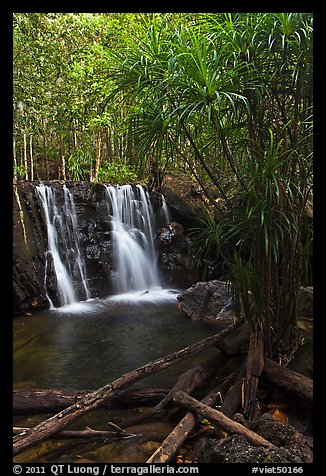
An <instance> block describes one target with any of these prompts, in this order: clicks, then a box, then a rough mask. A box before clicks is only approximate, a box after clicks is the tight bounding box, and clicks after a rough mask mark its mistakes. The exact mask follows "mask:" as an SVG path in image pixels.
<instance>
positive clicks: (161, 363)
mask: <svg viewBox="0 0 326 476" xmlns="http://www.w3.org/2000/svg"><path fill="white" fill-rule="evenodd" d="M239 325H240V324H239V323H233V324H231V325H229V326H228V327H226V328H225V329H223V330H222V331H221V332H219V333H218V334H215V335H213V336H211V337H207V338H206V339H203V340H201V341H199V342H196V343H195V344H192V345H190V346H188V347H185V348H183V349H181V350H179V351H176V352H173V353H172V354H169V355H167V356H164V357H160V358H158V359H156V360H154V361H152V362H149V363H147V364H145V365H143V366H141V367H138V368H137V369H134V370H131V371H130V372H128V373H126V374H124V375H123V376H121V377H119V378H117V379H116V380H114V381H113V382H111V383H109V384H107V385H104V386H103V387H101V388H99V389H98V390H96V391H95V392H92V393H89V394H88V395H86V396H85V397H83V398H82V399H80V400H79V401H78V402H77V403H74V404H73V405H70V406H69V407H68V408H66V409H65V410H62V411H61V412H59V413H57V414H56V415H54V416H52V417H51V418H48V419H47V420H45V421H43V422H41V423H39V424H38V425H36V426H35V427H33V428H31V429H30V430H29V431H28V432H27V433H26V434H24V435H17V436H15V437H14V439H13V454H14V455H17V454H19V453H21V452H22V451H24V450H25V449H27V448H30V447H31V446H33V445H35V444H36V443H39V442H41V441H44V440H46V439H47V438H49V437H50V436H52V435H53V434H54V433H56V432H57V431H59V430H61V429H62V428H64V427H65V426H67V425H68V424H69V423H71V422H73V421H75V420H76V419H77V418H79V417H81V416H82V415H85V414H86V413H88V412H90V411H91V410H94V409H95V408H97V407H99V406H100V405H102V404H103V402H104V401H106V400H108V399H109V398H112V396H113V395H115V394H116V393H117V391H121V390H122V389H125V388H127V387H128V386H130V385H131V384H133V383H135V382H138V381H139V380H141V379H143V378H145V377H147V376H148V375H152V374H154V373H156V372H159V371H160V370H163V369H166V368H167V367H170V366H171V365H174V364H176V363H177V362H180V361H181V360H184V359H186V358H187V357H189V356H191V355H194V354H197V353H199V352H202V351H203V350H205V349H208V348H209V347H211V346H213V345H214V344H216V342H219V341H220V340H222V339H224V337H225V336H226V335H228V334H229V333H230V332H231V331H232V330H233V329H234V328H235V327H238V326H239Z"/></svg>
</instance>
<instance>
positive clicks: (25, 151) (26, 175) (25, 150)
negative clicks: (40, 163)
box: [24, 129, 28, 180]
mask: <svg viewBox="0 0 326 476" xmlns="http://www.w3.org/2000/svg"><path fill="white" fill-rule="evenodd" d="M24 167H25V180H28V163H27V138H26V129H24Z"/></svg>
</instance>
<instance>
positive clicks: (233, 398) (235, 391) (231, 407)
mask: <svg viewBox="0 0 326 476" xmlns="http://www.w3.org/2000/svg"><path fill="white" fill-rule="evenodd" d="M246 365H247V358H245V359H244V361H243V362H242V364H241V365H240V367H239V370H238V372H237V375H236V376H235V379H234V382H233V385H232V386H231V388H230V389H229V391H228V393H227V394H226V396H225V398H224V401H223V403H222V405H221V412H222V413H224V415H226V416H227V417H229V418H233V416H234V415H235V414H236V413H237V411H238V409H239V408H240V406H241V394H242V385H243V379H244V376H245V371H246Z"/></svg>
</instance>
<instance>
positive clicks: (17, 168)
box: [14, 165, 25, 180]
mask: <svg viewBox="0 0 326 476" xmlns="http://www.w3.org/2000/svg"><path fill="white" fill-rule="evenodd" d="M14 175H15V176H16V177H17V178H18V180H19V179H24V178H25V167H24V166H23V165H14Z"/></svg>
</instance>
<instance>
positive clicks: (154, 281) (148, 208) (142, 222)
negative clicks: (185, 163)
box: [106, 185, 160, 294]
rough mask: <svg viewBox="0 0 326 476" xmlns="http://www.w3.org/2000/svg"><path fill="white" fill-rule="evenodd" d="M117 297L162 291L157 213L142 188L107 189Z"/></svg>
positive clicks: (114, 284)
mask: <svg viewBox="0 0 326 476" xmlns="http://www.w3.org/2000/svg"><path fill="white" fill-rule="evenodd" d="M106 196H107V207H108V213H109V215H110V216H111V224H112V243H113V253H114V273H113V286H114V290H115V292H116V293H117V294H122V293H128V292H130V291H144V292H146V291H149V290H150V289H153V288H158V287H160V278H159V272H158V268H157V257H156V252H155V246H154V213H153V208H152V205H151V201H150V198H149V194H148V192H147V191H145V190H144V188H143V187H142V186H141V185H137V186H136V187H135V188H133V187H132V186H131V185H123V186H117V187H112V186H106Z"/></svg>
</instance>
